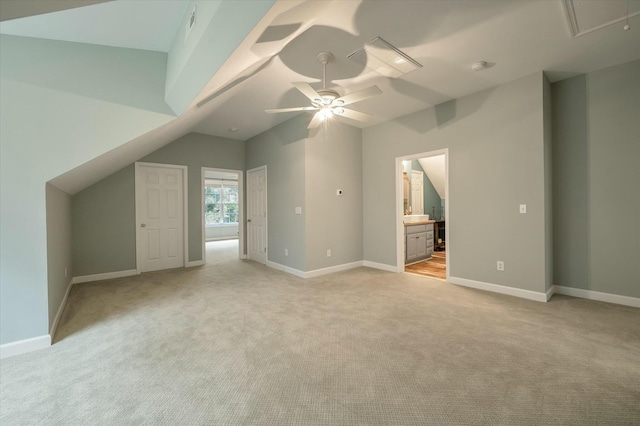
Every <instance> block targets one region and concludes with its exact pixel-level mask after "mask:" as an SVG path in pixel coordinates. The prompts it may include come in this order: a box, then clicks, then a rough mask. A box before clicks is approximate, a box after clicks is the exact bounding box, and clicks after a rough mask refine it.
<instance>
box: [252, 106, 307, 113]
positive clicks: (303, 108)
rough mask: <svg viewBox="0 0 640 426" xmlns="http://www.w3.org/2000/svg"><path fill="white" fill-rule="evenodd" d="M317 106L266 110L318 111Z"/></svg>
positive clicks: (271, 111)
mask: <svg viewBox="0 0 640 426" xmlns="http://www.w3.org/2000/svg"><path fill="white" fill-rule="evenodd" d="M317 110H318V108H316V107H312V106H310V107H295V108H280V109H265V110H264V112H269V113H275V112H293V111H317Z"/></svg>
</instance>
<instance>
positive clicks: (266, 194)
mask: <svg viewBox="0 0 640 426" xmlns="http://www.w3.org/2000/svg"><path fill="white" fill-rule="evenodd" d="M260 169H264V214H265V216H264V240H265V241H266V242H267V247H265V249H264V261H265V263H264V264H265V265H266V264H267V263H268V262H269V180H268V179H267V165H266V164H265V165H264V166H259V167H254V168H253V169H249V170H247V171H246V173H247V179H248V178H249V173H251V172H255V171H257V170H260ZM248 204H249V203H248V202H247V208H249V206H248ZM245 225H246V223H244V221H243V222H241V223H240V227H241V228H244V226H245ZM246 251H247V252H246V256H245V258H246V259H249V248H248V247H247V250H246ZM256 262H257V261H256ZM258 263H260V262H258ZM276 265H277V263H276ZM294 271H297V269H294ZM299 272H301V271H299ZM294 275H295V274H294Z"/></svg>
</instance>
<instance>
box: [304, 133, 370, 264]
mask: <svg viewBox="0 0 640 426" xmlns="http://www.w3.org/2000/svg"><path fill="white" fill-rule="evenodd" d="M305 163H306V178H305V182H306V185H305V192H306V206H307V207H306V211H307V215H306V219H307V220H306V237H307V241H306V258H307V261H306V271H313V270H315V269H321V268H327V267H330V266H336V265H342V264H345V263H351V262H356V261H361V260H362V130H360V129H357V128H354V127H351V126H348V125H346V124H343V123H340V122H338V121H333V122H331V123H329V125H328V126H322V127H320V128H319V129H318V130H317V131H313V132H311V134H310V137H309V138H308V139H307V140H306V152H305ZM337 189H342V190H343V195H342V196H337V195H336V190H337ZM327 249H331V251H332V253H331V257H327Z"/></svg>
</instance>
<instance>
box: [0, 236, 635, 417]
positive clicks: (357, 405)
mask: <svg viewBox="0 0 640 426" xmlns="http://www.w3.org/2000/svg"><path fill="white" fill-rule="evenodd" d="M218 244H220V245H218V246H215V244H208V246H209V250H208V252H209V255H210V257H209V258H208V260H209V263H208V264H207V265H206V266H202V267H197V268H190V269H178V270H171V271H163V272H154V273H147V274H143V275H140V276H135V277H129V278H122V279H115V280H109V281H102V282H96V283H87V284H80V285H76V286H74V287H73V289H72V291H71V294H70V297H69V301H68V304H67V307H66V309H65V312H64V315H63V318H62V321H61V323H60V326H59V329H58V333H57V335H56V338H55V343H54V345H53V346H52V347H51V348H48V349H45V350H42V351H38V352H32V353H29V354H24V355H20V356H16V357H13V358H8V359H5V360H3V361H2V365H1V368H0V374H1V375H0V424H2V425H3V426H9V425H36V424H37V425H58V424H59V425H114V424H118V425H129V424H149V425H183V424H184V425H429V424H434V425H445V424H451V425H474V424H491V425H529V424H531V425H558V424H571V425H634V424H635V425H637V424H640V310H638V309H636V308H630V307H624V306H617V305H612V304H607V303H601V302H594V301H589V300H582V299H575V298H570V297H565V296H554V297H553V298H552V300H551V301H550V302H549V303H546V304H545V303H539V302H532V301H528V300H522V299H518V298H514V297H509V296H504V295H498V294H492V293H486V292H482V291H478V290H473V289H468V288H463V287H458V286H455V285H451V284H447V283H445V282H442V281H438V280H431V279H429V278H426V277H420V276H416V275H410V274H396V273H390V272H384V271H379V270H374V269H369V268H357V269H354V270H350V271H345V272H340V273H336V274H331V275H326V276H322V277H318V278H313V279H307V280H303V279H300V278H297V277H295V276H293V275H289V274H286V273H283V272H279V271H276V270H273V269H270V268H267V267H265V266H263V265H260V264H257V263H255V262H251V261H241V260H238V259H237V246H236V245H235V244H237V242H224V243H218ZM225 245H226V247H224V246H225ZM212 247H218V248H217V249H216V248H212ZM216 251H217V254H216Z"/></svg>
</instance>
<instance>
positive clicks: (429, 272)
mask: <svg viewBox="0 0 640 426" xmlns="http://www.w3.org/2000/svg"><path fill="white" fill-rule="evenodd" d="M418 193H419V194H418ZM416 203H418V204H419V205H414V204H416ZM450 229H451V222H450V216H449V150H448V149H441V150H437V151H430V152H423V153H420V154H414V155H410V156H405V157H397V158H396V240H397V245H396V254H397V265H398V266H397V271H398V272H410V273H414V274H419V275H424V276H429V277H432V278H438V279H442V280H447V281H448V280H449V276H450V267H449V265H450V260H451V246H450V239H449V231H450Z"/></svg>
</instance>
